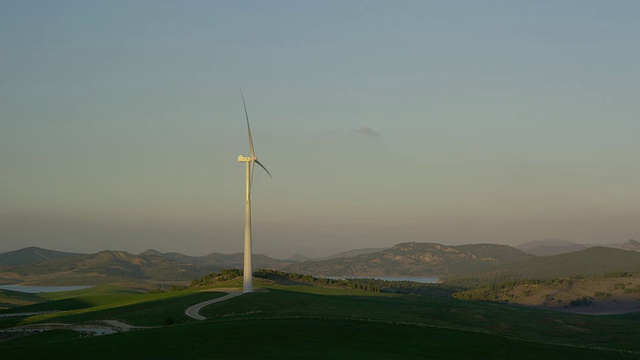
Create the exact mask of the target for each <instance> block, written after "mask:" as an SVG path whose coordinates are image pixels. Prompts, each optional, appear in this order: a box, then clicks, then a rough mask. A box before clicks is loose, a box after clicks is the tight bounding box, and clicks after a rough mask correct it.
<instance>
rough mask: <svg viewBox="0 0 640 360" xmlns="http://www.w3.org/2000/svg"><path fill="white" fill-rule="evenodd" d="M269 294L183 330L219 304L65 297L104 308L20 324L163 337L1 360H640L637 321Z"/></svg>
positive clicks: (410, 299)
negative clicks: (98, 325) (109, 322)
mask: <svg viewBox="0 0 640 360" xmlns="http://www.w3.org/2000/svg"><path fill="white" fill-rule="evenodd" d="M261 281H262V280H261ZM220 285H222V284H220ZM266 287H267V289H268V292H257V293H252V294H245V295H242V296H240V297H236V298H232V299H230V300H227V301H224V302H220V303H216V304H212V305H210V306H208V307H205V308H204V309H203V310H202V311H201V314H203V315H205V316H208V317H210V319H209V320H207V321H204V322H196V321H194V320H189V319H182V321H176V324H175V325H173V326H163V323H164V321H165V319H167V318H170V317H178V316H179V312H181V311H183V310H184V308H186V307H187V306H188V305H190V304H191V303H196V302H198V301H202V299H204V298H211V297H212V295H214V294H213V293H202V292H194V291H190V290H185V291H177V292H173V293H164V294H133V293H123V291H125V292H126V290H124V289H117V288H112V289H108V288H103V289H102V290H101V289H99V288H98V289H95V290H94V291H97V292H98V294H97V295H95V298H94V297H93V296H94V295H92V294H93V293H92V292H91V291H88V290H89V289H87V291H84V293H82V294H81V295H80V296H77V297H67V296H69V294H66V295H65V294H61V295H58V297H60V298H59V299H58V300H65V299H66V300H70V299H74V298H82V299H84V300H83V301H84V302H88V301H89V300H90V299H93V300H91V301H97V302H100V303H101V304H100V305H93V306H90V307H84V308H82V309H81V310H83V311H82V312H75V313H73V314H69V315H66V314H65V315H62V314H50V315H48V316H53V315H55V317H53V318H43V317H42V316H40V317H31V318H26V319H24V320H23V321H24V322H29V323H33V322H42V321H47V322H49V321H56V322H62V321H74V322H81V321H84V322H89V323H90V322H92V321H96V320H100V319H104V318H105V316H108V317H109V318H116V319H120V320H126V321H127V322H129V323H131V324H133V325H157V326H159V327H157V328H153V329H145V330H137V331H131V332H126V333H120V334H114V335H106V336H98V337H86V336H85V337H81V336H80V335H79V334H78V333H72V332H68V331H51V332H45V333H41V334H37V335H32V336H26V337H22V338H18V339H14V340H10V341H3V342H0V353H2V354H3V358H4V357H6V358H8V359H9V358H13V359H18V358H19V359H39V358H65V359H86V358H93V359H113V358H136V359H165V358H254V359H263V358H279V359H281V358H288V359H298V358H322V359H325V358H336V359H372V358H375V359H389V358H394V359H423V358H437V359H461V358H474V359H514V358H518V359H539V358H540V357H543V358H544V357H547V358H562V359H582V360H584V359H600V358H602V359H613V358H615V359H632V358H637V357H638V356H640V345H638V344H640V342H639V340H640V334H639V333H638V332H637V331H636V329H637V325H638V322H637V320H634V319H631V320H628V319H624V318H616V317H593V316H585V315H573V314H564V313H557V312H551V311H544V310H536V309H531V308H521V307H515V306H509V305H500V304H490V303H481V302H468V301H460V300H456V299H452V298H450V297H441V296H425V295H392V294H382V293H373V292H365V291H361V290H353V289H348V290H343V289H337V288H329V289H326V288H320V287H312V286H283V285H270V286H266ZM101 291H103V293H100V292H101ZM109 296H113V298H112V300H113V301H111V302H110V300H109ZM134 299H135V300H134ZM138 300H140V301H138ZM150 318H153V319H159V320H158V321H155V320H153V321H152V320H151V319H150ZM177 319H178V318H177ZM98 349H99V350H98Z"/></svg>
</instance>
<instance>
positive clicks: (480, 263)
mask: <svg viewBox="0 0 640 360" xmlns="http://www.w3.org/2000/svg"><path fill="white" fill-rule="evenodd" d="M533 257H534V256H532V255H528V254H525V253H523V252H522V251H520V250H517V249H515V248H512V247H510V246H506V245H494V244H473V245H460V246H446V245H440V244H434V243H403V244H398V245H395V246H394V247H392V248H390V249H385V250H382V251H379V252H373V253H369V254H363V255H357V256H353V257H348V258H340V259H330V260H322V261H306V262H303V263H298V264H292V265H289V266H286V267H284V268H283V269H282V270H285V271H288V272H295V273H302V274H309V275H315V276H438V277H443V276H450V275H459V274H465V273H469V272H474V271H479V270H483V269H488V268H491V267H494V266H496V265H500V264H506V263H515V262H519V261H523V260H526V259H530V258H533Z"/></svg>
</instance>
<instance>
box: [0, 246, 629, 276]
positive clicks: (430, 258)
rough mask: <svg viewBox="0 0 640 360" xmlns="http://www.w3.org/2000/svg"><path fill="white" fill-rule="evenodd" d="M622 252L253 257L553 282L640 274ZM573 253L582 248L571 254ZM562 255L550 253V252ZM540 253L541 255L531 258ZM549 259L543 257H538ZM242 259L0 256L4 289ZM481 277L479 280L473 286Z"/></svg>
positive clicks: (271, 264) (473, 250) (287, 263)
mask: <svg viewBox="0 0 640 360" xmlns="http://www.w3.org/2000/svg"><path fill="white" fill-rule="evenodd" d="M621 247H624V249H625V250H622V249H614V248H605V247H590V248H584V245H581V244H577V243H571V242H568V241H553V242H551V241H541V242H532V243H527V244H523V245H520V246H519V248H520V249H517V248H514V247H511V246H507V245H495V244H469V245H459V246H447V245H441V244H436V243H417V242H411V243H401V244H398V245H395V246H393V247H391V248H384V249H374V248H368V249H357V250H353V251H348V252H343V253H339V254H336V255H333V256H331V257H329V258H326V259H324V260H307V261H300V260H304V259H305V258H304V257H302V256H299V257H298V259H291V260H278V259H273V258H270V257H268V256H265V255H261V254H254V255H253V264H254V269H256V270H258V269H274V270H283V271H288V272H295V273H302V274H308V275H313V276H353V277H394V276H398V277H411V276H416V277H419V276H425V277H426V276H436V277H440V278H445V277H457V278H459V279H460V278H467V279H471V281H477V280H478V279H482V281H494V280H496V281H497V280H502V281H504V280H505V279H507V280H508V279H518V278H523V277H526V278H550V277H564V276H576V275H585V276H588V275H595V274H604V273H606V272H616V271H640V243H638V242H637V241H635V240H629V241H628V242H627V243H626V244H624V246H622V245H621ZM571 249H580V250H578V251H570V250H571ZM558 252H562V253H561V254H556V255H553V253H558ZM533 254H537V255H533ZM540 255H544V256H540ZM243 261H244V258H243V254H242V253H236V254H219V253H212V254H209V255H205V256H189V255H184V254H180V253H176V252H169V253H161V252H159V251H157V250H153V249H149V250H146V251H144V252H142V253H140V254H138V255H135V254H130V253H128V252H125V251H111V250H106V251H101V252H99V253H95V254H78V253H68V252H60V251H54V250H48V249H43V248H38V247H29V248H24V249H21V250H16V251H11V252H6V253H3V254H0V283H12V282H23V281H27V282H31V283H34V282H37V283H40V284H49V285H51V284H54V283H55V284H68V285H81V284H96V283H108V282H118V281H127V279H129V280H145V281H147V280H148V281H161V282H162V281H188V280H192V279H193V278H198V277H201V276H203V275H204V274H207V273H210V272H213V271H220V270H221V269H241V268H242V266H243ZM473 279H476V280H473Z"/></svg>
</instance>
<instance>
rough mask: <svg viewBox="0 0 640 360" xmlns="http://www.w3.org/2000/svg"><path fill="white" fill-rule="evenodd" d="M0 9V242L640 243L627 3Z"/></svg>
mask: <svg viewBox="0 0 640 360" xmlns="http://www.w3.org/2000/svg"><path fill="white" fill-rule="evenodd" d="M0 7H1V8H2V10H3V11H1V12H0V41H1V43H2V44H3V49H4V50H5V51H4V52H3V56H2V57H1V58H0V68H1V69H3V75H2V77H3V81H1V82H0V98H2V99H3V105H2V106H0V118H2V119H3V121H2V122H0V169H1V170H2V174H3V186H1V187H0V198H1V199H2V202H1V203H0V249H19V248H24V247H25V246H24V244H33V245H34V246H38V247H42V248H56V249H60V251H72V250H71V249H74V250H73V251H77V252H89V253H91V252H95V251H99V249H106V248H114V249H119V250H123V251H128V252H131V253H140V252H142V251H144V250H145V249H157V250H158V251H161V252H170V251H175V252H180V253H183V254H199V253H200V254H208V253H211V252H220V253H238V252H242V249H243V216H242V214H243V210H244V208H243V207H244V201H243V200H244V195H243V194H244V183H243V180H244V177H243V176H244V167H243V166H242V165H241V164H238V163H237V160H236V159H237V156H238V155H239V154H246V153H247V150H248V144H247V140H246V124H245V118H244V111H243V106H242V99H241V97H240V88H242V89H243V92H244V97H245V99H246V105H247V110H248V115H249V118H250V120H251V130H252V135H253V141H254V144H255V147H256V153H257V154H258V155H259V156H260V160H261V161H262V162H263V164H265V166H266V167H267V168H269V170H270V172H271V174H272V175H273V179H269V178H268V176H266V174H263V173H260V172H256V174H255V179H254V182H253V189H252V192H253V193H252V206H253V208H252V211H253V218H252V221H253V223H252V224H253V236H254V238H253V245H254V247H253V249H254V253H261V254H284V255H286V254H291V255H293V254H296V253H300V254H303V255H305V256H311V257H313V255H308V254H319V255H316V256H328V255H330V254H332V253H337V252H341V251H347V250H350V249H357V248H379V247H389V246H393V245H395V244H397V243H401V242H412V241H417V242H437V243H442V244H449V245H460V244H462V243H495V244H504V245H510V246H516V245H518V244H523V243H526V242H529V241H536V240H543V239H565V240H568V241H572V242H576V243H586V244H607V243H611V244H617V243H624V242H625V241H627V240H628V239H637V238H639V237H640V235H639V234H640V223H638V221H637V219H638V218H639V217H640V192H638V191H637V184H638V183H640V171H639V170H638V166H637V164H638V163H640V143H639V142H638V141H637V139H636V136H635V135H636V134H637V133H638V131H639V130H640V121H638V114H639V113H640V112H639V111H638V110H639V108H638V105H637V99H636V96H635V95H636V94H638V93H640V81H638V80H640V79H639V77H640V46H638V45H640V44H639V42H640V40H639V39H640V37H638V34H640V23H639V22H638V21H637V19H638V17H639V16H640V3H637V2H624V1H622V2H616V3H615V4H608V3H601V2H597V1H581V2H561V3H558V2H554V1H539V2H535V3H505V2H498V1H489V2H483V3H477V2H474V1H459V2H454V3H449V2H447V3H441V2H423V1H403V2H402V3H400V4H398V3H389V2H377V1H373V2H366V3H362V4H359V3H343V2H338V1H329V2H323V3H299V2H295V1H275V2H269V3H263V2H259V1H249V2H243V3H235V2H216V3H208V2H199V1H190V2H186V3H157V2H153V1H140V2H136V3H134V4H131V3H129V2H126V1H121V0H118V1H112V2H109V3H85V2H76V1H68V2H67V1H63V2H55V3H51V2H45V1H35V2H28V3H25V2H10V3H3V4H1V5H0ZM9 251H11V250H9ZM291 255H289V256H291Z"/></svg>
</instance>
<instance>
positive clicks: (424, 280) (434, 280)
mask: <svg viewBox="0 0 640 360" xmlns="http://www.w3.org/2000/svg"><path fill="white" fill-rule="evenodd" d="M326 277H327V278H329V279H334V280H340V279H371V278H374V279H376V280H386V281H415V282H419V283H425V284H435V283H437V282H439V281H440V279H439V278H437V277H381V276H366V277H358V276H326Z"/></svg>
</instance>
